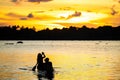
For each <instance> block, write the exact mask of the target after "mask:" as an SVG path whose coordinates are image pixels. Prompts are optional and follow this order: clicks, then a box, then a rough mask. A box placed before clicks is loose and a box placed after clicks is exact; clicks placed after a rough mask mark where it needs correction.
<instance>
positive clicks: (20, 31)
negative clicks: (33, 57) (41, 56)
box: [0, 26, 120, 40]
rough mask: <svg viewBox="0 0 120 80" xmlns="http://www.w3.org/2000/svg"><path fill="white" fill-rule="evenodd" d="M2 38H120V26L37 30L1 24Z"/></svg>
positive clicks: (0, 35)
mask: <svg viewBox="0 0 120 80" xmlns="http://www.w3.org/2000/svg"><path fill="white" fill-rule="evenodd" d="M0 40H120V26H118V27H112V26H100V27H98V28H97V29H95V28H87V27H86V26H82V28H78V27H73V26H70V27H69V28H63V29H57V28H54V29H53V30H50V29H48V28H47V29H45V30H40V31H35V28H34V27H33V28H28V27H26V28H25V27H20V26H1V27H0Z"/></svg>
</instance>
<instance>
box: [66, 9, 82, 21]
mask: <svg viewBox="0 0 120 80" xmlns="http://www.w3.org/2000/svg"><path fill="white" fill-rule="evenodd" d="M81 14H82V13H81V12H77V11H75V12H74V13H73V14H71V15H69V16H68V17H67V19H70V18H72V17H79V16H81Z"/></svg>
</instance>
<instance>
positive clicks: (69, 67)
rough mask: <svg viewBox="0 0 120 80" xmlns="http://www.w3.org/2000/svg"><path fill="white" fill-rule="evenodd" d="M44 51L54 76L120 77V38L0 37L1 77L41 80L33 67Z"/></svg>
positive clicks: (83, 79) (80, 79)
mask: <svg viewBox="0 0 120 80" xmlns="http://www.w3.org/2000/svg"><path fill="white" fill-rule="evenodd" d="M9 43H10V44H9ZM42 51H43V52H45V54H46V56H47V57H49V58H50V61H52V63H53V66H54V69H55V73H54V75H55V77H54V79H53V80H120V41H23V44H17V41H0V80H38V78H37V73H36V72H32V71H31V68H32V67H33V66H34V65H35V63H36V56H37V54H38V53H39V52H42ZM42 80H47V79H42Z"/></svg>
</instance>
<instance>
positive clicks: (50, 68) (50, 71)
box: [44, 58, 54, 80]
mask: <svg viewBox="0 0 120 80" xmlns="http://www.w3.org/2000/svg"><path fill="white" fill-rule="evenodd" d="M44 70H45V72H46V73H45V77H46V78H48V79H50V80H52V78H53V77H54V74H53V72H54V69H53V65H52V62H50V61H49V58H45V63H44Z"/></svg>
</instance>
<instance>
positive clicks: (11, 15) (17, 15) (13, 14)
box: [6, 12, 23, 17]
mask: <svg viewBox="0 0 120 80" xmlns="http://www.w3.org/2000/svg"><path fill="white" fill-rule="evenodd" d="M6 15H7V16H10V17H23V16H22V15H19V14H16V13H12V12H10V13H7V14H6Z"/></svg>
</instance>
